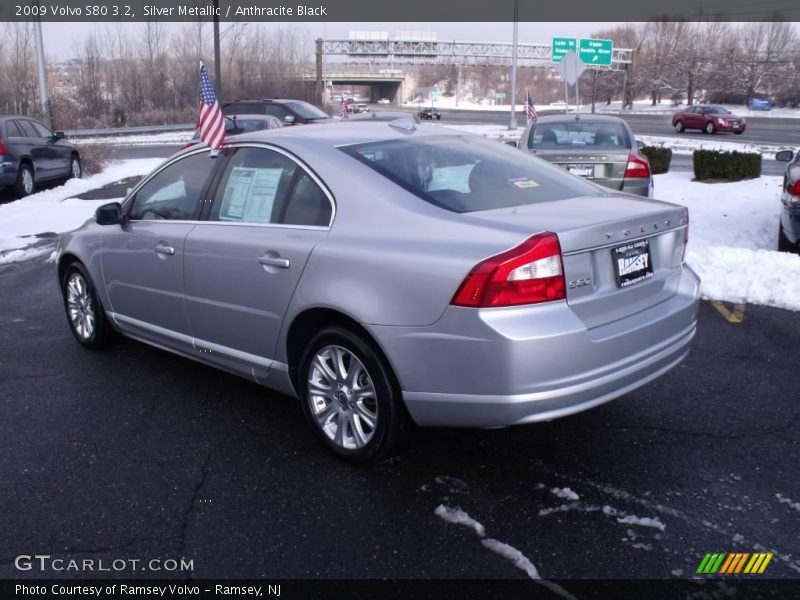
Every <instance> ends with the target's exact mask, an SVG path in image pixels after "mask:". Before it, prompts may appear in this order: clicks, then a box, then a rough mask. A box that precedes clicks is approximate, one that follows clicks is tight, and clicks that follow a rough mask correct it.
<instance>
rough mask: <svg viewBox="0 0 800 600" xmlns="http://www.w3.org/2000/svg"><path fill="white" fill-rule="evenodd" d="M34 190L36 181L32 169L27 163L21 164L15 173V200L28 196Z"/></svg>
mask: <svg viewBox="0 0 800 600" xmlns="http://www.w3.org/2000/svg"><path fill="white" fill-rule="evenodd" d="M35 189H36V180H35V179H34V176H33V169H32V168H31V166H30V165H29V164H28V163H22V164H21V165H20V167H19V171H18V172H17V182H16V183H15V184H14V194H15V195H16V197H17V198H24V197H25V196H30V195H31V194H32V193H33V191H34V190H35Z"/></svg>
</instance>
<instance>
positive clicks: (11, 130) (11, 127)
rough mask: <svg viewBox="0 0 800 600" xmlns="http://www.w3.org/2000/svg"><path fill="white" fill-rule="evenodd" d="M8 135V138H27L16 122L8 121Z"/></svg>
mask: <svg viewBox="0 0 800 600" xmlns="http://www.w3.org/2000/svg"><path fill="white" fill-rule="evenodd" d="M6 135H7V136H8V137H25V136H24V135H22V132H21V131H20V129H19V127H17V122H16V121H6Z"/></svg>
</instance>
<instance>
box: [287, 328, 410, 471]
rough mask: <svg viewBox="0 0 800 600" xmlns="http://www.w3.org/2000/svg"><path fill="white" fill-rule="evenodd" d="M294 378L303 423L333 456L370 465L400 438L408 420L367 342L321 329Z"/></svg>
mask: <svg viewBox="0 0 800 600" xmlns="http://www.w3.org/2000/svg"><path fill="white" fill-rule="evenodd" d="M298 373H299V375H298V378H299V388H300V389H299V391H300V397H301V401H302V404H303V412H304V414H305V416H306V419H307V420H308V422H309V424H310V425H311V427H312V429H314V431H315V432H316V434H317V436H318V437H319V439H320V440H321V441H322V442H323V443H324V444H325V445H326V446H327V447H328V448H329V449H330V450H331V451H332V452H333V453H334V454H336V455H337V456H339V457H341V458H343V459H345V460H347V461H349V462H352V463H355V464H361V465H367V464H374V463H376V462H379V461H381V460H383V459H385V458H388V456H389V454H390V453H391V452H392V450H393V449H394V448H395V447H396V446H397V444H398V443H399V442H400V440H401V439H402V438H403V437H404V435H405V433H406V431H407V429H408V416H407V413H406V409H405V406H404V405H403V401H402V398H401V394H400V390H399V388H398V386H397V384H396V382H395V379H394V376H393V375H392V372H391V369H390V367H389V366H388V365H387V364H386V362H385V360H384V359H383V357H382V356H381V354H380V352H379V351H378V349H377V348H376V347H375V345H374V344H373V343H372V342H371V341H369V340H367V339H365V338H364V337H362V336H361V335H359V334H356V333H354V332H352V331H350V330H348V329H344V328H341V327H329V328H326V329H324V330H322V331H321V332H320V333H318V334H317V335H316V336H314V337H313V338H312V339H311V341H310V342H309V343H308V344H307V345H306V347H305V349H304V351H303V353H302V356H301V358H300V368H299V371H298Z"/></svg>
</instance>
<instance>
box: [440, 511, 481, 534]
mask: <svg viewBox="0 0 800 600" xmlns="http://www.w3.org/2000/svg"><path fill="white" fill-rule="evenodd" d="M433 512H434V514H435V515H436V516H437V517H439V518H440V519H444V520H445V521H447V522H448V523H456V524H457V525H464V526H466V527H469V528H470V529H472V530H474V531H475V533H477V534H478V535H479V536H480V537H486V529H485V528H484V527H483V525H481V524H480V523H478V522H477V521H476V520H475V519H473V518H472V517H470V516H469V515H468V514H467V513H465V512H464V511H463V510H461V509H460V508H451V507H449V506H445V505H444V504H440V505H439V506H437V507H436V510H434V511H433Z"/></svg>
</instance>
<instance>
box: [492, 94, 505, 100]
mask: <svg viewBox="0 0 800 600" xmlns="http://www.w3.org/2000/svg"><path fill="white" fill-rule="evenodd" d="M494 97H495V98H496V99H497V100H502V99H503V98H505V97H506V93H505V92H496V93H495V95H494Z"/></svg>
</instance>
